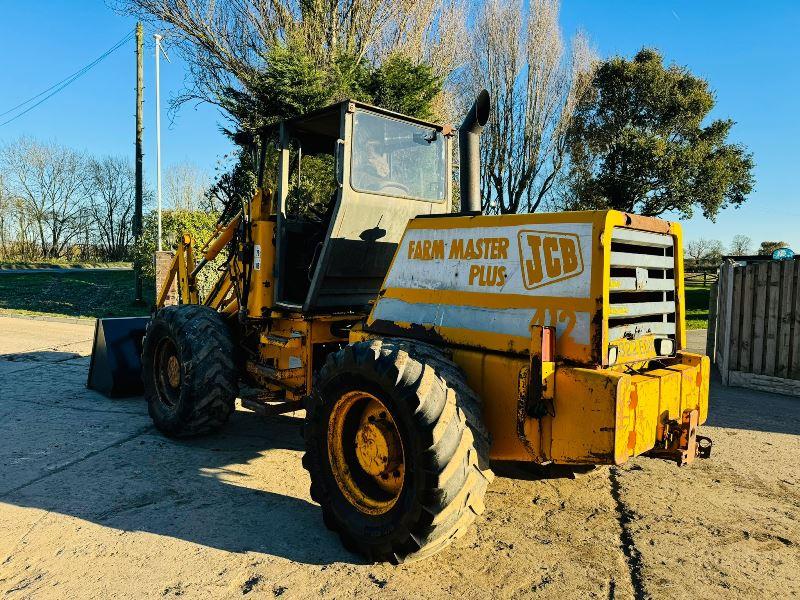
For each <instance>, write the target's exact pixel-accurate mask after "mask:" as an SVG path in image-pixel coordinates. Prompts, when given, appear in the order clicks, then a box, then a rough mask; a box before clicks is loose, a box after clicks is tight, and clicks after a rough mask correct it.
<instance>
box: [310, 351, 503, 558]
mask: <svg viewBox="0 0 800 600" xmlns="http://www.w3.org/2000/svg"><path fill="white" fill-rule="evenodd" d="M353 390H364V391H367V392H368V393H369V394H371V395H373V396H375V397H376V398H378V399H379V400H380V401H381V403H383V404H384V405H385V406H386V408H388V410H389V412H390V413H391V417H392V418H393V419H394V422H395V423H396V424H397V429H398V432H399V434H400V436H401V438H402V442H403V444H402V445H403V447H404V450H403V452H404V460H405V477H404V480H403V483H402V488H401V491H400V492H399V493H398V496H397V499H396V502H395V504H394V505H393V506H392V507H391V509H389V510H388V512H386V513H384V514H379V515H374V514H365V513H364V511H363V510H359V508H358V507H357V506H354V505H353V503H352V502H351V501H349V500H348V499H347V496H346V494H345V493H343V492H342V489H341V488H340V486H339V485H338V484H337V481H336V477H335V475H334V474H333V469H334V468H335V467H333V466H332V465H331V458H330V456H329V443H328V434H329V429H331V427H332V426H331V414H332V410H334V406H335V405H336V403H337V401H339V399H340V398H343V397H346V395H347V394H352V393H353ZM334 431H335V429H334ZM304 437H305V443H306V454H305V456H304V457H303V466H304V467H305V468H306V469H307V470H308V471H309V474H310V475H311V497H312V498H313V499H314V500H315V501H316V502H318V503H319V504H320V505H321V507H322V512H323V518H324V521H325V524H326V525H327V526H328V528H329V529H331V530H333V531H336V532H337V533H338V534H339V536H340V537H341V539H342V542H343V544H344V545H345V547H346V548H348V549H349V550H351V551H354V552H358V553H360V554H363V555H364V556H365V557H366V558H367V559H368V560H371V561H391V562H394V563H399V562H407V561H411V560H417V559H420V558H424V557H426V556H430V555H432V554H434V553H436V552H438V551H439V550H441V549H442V548H444V547H445V546H447V545H448V544H449V543H450V542H451V541H452V540H453V539H456V538H458V537H460V536H461V535H462V534H463V533H464V532H465V531H466V529H467V528H468V527H469V526H470V525H471V524H472V522H473V521H474V519H475V517H476V516H477V515H479V514H481V513H482V512H483V509H484V503H483V498H484V494H485V492H486V488H487V486H488V484H489V483H490V482H491V480H492V479H493V477H494V476H493V474H492V471H491V470H490V468H489V434H488V432H487V430H486V428H485V426H484V425H483V422H482V418H481V410H480V401H479V399H478V397H477V396H476V394H475V393H474V392H473V391H472V390H471V389H470V388H469V386H468V385H467V383H466V380H465V378H464V375H463V373H462V371H461V370H460V369H459V367H458V366H457V365H456V364H455V363H453V362H452V361H451V360H449V359H448V358H447V357H446V356H445V355H444V354H443V353H442V352H441V351H440V350H439V349H437V348H435V347H433V346H429V345H427V344H420V343H415V342H410V341H407V340H398V339H383V340H371V341H365V342H359V343H356V344H352V345H349V346H347V347H345V348H343V349H342V350H340V351H338V352H336V353H334V354H332V355H330V356H329V357H328V360H327V362H326V363H325V365H324V367H323V368H322V369H321V371H320V373H319V375H318V377H317V379H316V382H315V385H314V390H313V394H312V395H311V397H310V398H309V399H308V402H307V413H306V422H305V427H304Z"/></svg>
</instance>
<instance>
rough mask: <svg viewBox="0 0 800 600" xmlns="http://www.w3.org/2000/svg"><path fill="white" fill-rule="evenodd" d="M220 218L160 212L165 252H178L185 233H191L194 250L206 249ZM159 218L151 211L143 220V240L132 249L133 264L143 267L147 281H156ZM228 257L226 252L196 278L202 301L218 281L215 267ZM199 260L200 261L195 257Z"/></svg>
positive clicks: (196, 214) (217, 216) (172, 211)
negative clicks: (206, 244)
mask: <svg viewBox="0 0 800 600" xmlns="http://www.w3.org/2000/svg"><path fill="white" fill-rule="evenodd" d="M218 218H219V214H217V213H208V212H202V211H188V210H164V211H162V212H161V240H162V249H164V250H175V248H176V247H177V241H178V239H179V238H180V236H182V235H183V234H184V233H188V234H189V235H190V236H192V238H193V239H194V240H195V247H196V248H198V249H199V248H202V247H203V245H204V244H205V243H206V242H207V241H208V240H209V239H210V238H211V237H212V236H213V235H214V227H215V225H216V224H217V219H218ZM157 237H158V215H157V213H156V211H152V212H150V213H148V214H146V215H145V216H144V219H143V222H142V237H141V239H140V240H139V242H138V243H136V244H134V246H133V262H134V264H135V265H137V266H139V267H141V269H142V275H143V277H144V278H145V279H147V280H148V281H154V280H155V263H154V260H153V255H154V253H155V251H156V249H157V244H156V240H157ZM226 257H227V254H226V252H225V251H223V252H221V253H220V255H219V256H218V257H217V258H216V259H215V260H214V261H212V262H211V263H209V264H208V265H206V266H205V268H204V269H203V270H202V271H200V274H199V275H198V277H197V288H198V290H199V292H200V297H201V298H203V297H204V295H205V294H206V293H207V292H208V291H209V290H210V289H211V287H212V286H213V285H214V283H215V282H216V281H217V278H218V277H219V273H218V272H217V270H216V267H218V266H219V265H221V264H222V263H223V262H224V260H225V258H226ZM195 258H196V259H197V260H199V258H198V257H195Z"/></svg>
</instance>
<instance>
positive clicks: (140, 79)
mask: <svg viewBox="0 0 800 600" xmlns="http://www.w3.org/2000/svg"><path fill="white" fill-rule="evenodd" d="M143 49H144V30H143V28H142V24H141V23H137V24H136V205H135V206H136V208H135V213H134V217H133V239H134V240H135V241H137V242H138V241H139V239H140V238H141V237H142V194H143V193H144V182H143V173H142V130H143V129H144V126H143V125H142V118H143V112H144V64H143ZM134 277H135V278H136V298H135V300H134V301H135V302H136V303H137V304H141V303H142V302H143V299H142V270H141V268H140V267H139V266H136V267H135V268H134Z"/></svg>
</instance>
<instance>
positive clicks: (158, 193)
mask: <svg viewBox="0 0 800 600" xmlns="http://www.w3.org/2000/svg"><path fill="white" fill-rule="evenodd" d="M153 37H154V38H155V40H156V197H157V198H158V251H159V252H161V89H160V86H161V84H160V81H159V80H160V78H161V72H160V70H159V64H158V63H159V55H160V54H161V36H160V35H158V34H157V33H156V34H155V35H154V36H153Z"/></svg>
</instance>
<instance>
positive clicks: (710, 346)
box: [706, 267, 722, 363]
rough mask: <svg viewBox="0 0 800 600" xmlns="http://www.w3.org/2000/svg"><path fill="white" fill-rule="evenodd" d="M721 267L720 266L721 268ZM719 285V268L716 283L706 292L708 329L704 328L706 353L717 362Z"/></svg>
mask: <svg viewBox="0 0 800 600" xmlns="http://www.w3.org/2000/svg"><path fill="white" fill-rule="evenodd" d="M721 268H722V267H720V269H721ZM718 287H719V270H718V274H717V281H716V283H712V284H711V290H710V291H709V293H708V329H707V330H706V355H707V356H708V358H709V360H710V361H711V362H712V363H716V362H717V303H718V299H717V289H718Z"/></svg>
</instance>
